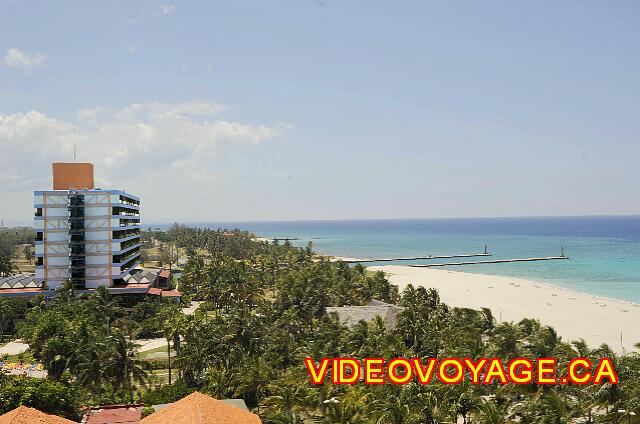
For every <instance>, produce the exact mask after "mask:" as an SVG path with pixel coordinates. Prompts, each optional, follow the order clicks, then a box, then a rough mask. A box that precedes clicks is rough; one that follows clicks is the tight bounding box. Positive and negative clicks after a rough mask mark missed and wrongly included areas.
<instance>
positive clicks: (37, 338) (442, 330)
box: [0, 226, 640, 424]
mask: <svg viewBox="0 0 640 424" xmlns="http://www.w3.org/2000/svg"><path fill="white" fill-rule="evenodd" d="M162 237H163V239H164V241H163V243H170V244H172V245H175V247H176V248H177V249H179V250H180V251H184V252H186V256H187V258H186V264H185V266H184V271H183V274H182V277H181V279H180V281H179V284H178V287H179V289H180V290H181V291H182V292H183V293H184V294H185V297H186V299H185V300H187V301H188V300H197V301H202V302H203V303H202V304H201V306H200V307H199V309H198V310H197V311H196V313H195V314H193V315H184V314H183V313H182V312H181V311H180V309H179V308H178V307H177V306H175V305H170V304H162V303H158V302H156V303H153V302H143V303H141V304H139V305H137V306H136V307H135V308H134V309H133V310H126V309H123V308H121V307H120V306H119V305H118V303H117V302H116V301H115V300H114V299H113V298H111V297H110V296H109V295H108V294H107V293H106V291H103V290H100V291H97V292H96V293H94V294H92V295H91V296H89V297H87V298H85V299H79V298H78V297H77V296H74V295H73V293H72V292H71V290H70V289H68V288H67V289H65V290H62V291H61V292H60V293H59V294H58V295H57V296H56V298H55V299H54V300H53V301H50V302H46V303H45V302H40V303H37V304H34V305H32V307H31V309H30V311H29V312H28V313H27V314H26V318H25V321H24V323H23V324H22V325H21V326H20V335H21V336H22V337H23V338H24V339H25V340H27V341H28V342H29V343H30V345H31V348H32V351H31V352H32V354H33V356H34V357H35V358H36V359H38V360H39V361H42V362H43V363H44V364H45V365H46V366H47V367H48V368H49V371H50V379H51V380H54V381H57V382H60V384H69V385H71V386H72V388H73V390H75V391H77V393H78V397H79V399H80V401H81V402H82V403H104V402H119V401H125V400H132V399H136V400H142V401H143V402H146V403H148V404H154V403H164V402H171V401H175V400H177V399H179V398H181V397H183V396H184V395H185V394H187V393H189V392H191V391H193V390H200V391H202V392H205V393H208V394H210V395H212V396H214V397H216V398H228V397H242V398H243V399H244V400H245V401H246V403H247V404H248V405H249V406H250V407H252V408H255V410H256V411H257V412H258V413H259V414H260V416H261V417H262V419H263V422H266V423H302V422H318V423H352V424H355V423H443V422H456V420H457V419H459V418H460V419H462V420H464V422H466V423H515V422H519V423H568V422H611V423H614V422H621V421H620V420H621V419H624V422H638V421H637V420H636V419H637V416H634V415H631V413H635V414H638V415H640V355H638V353H631V354H628V355H625V356H622V357H618V356H616V355H615V354H614V352H612V350H611V349H610V348H609V347H607V346H599V347H595V348H592V347H589V346H587V345H586V343H585V342H584V341H575V342H573V343H567V342H565V341H563V340H561V338H560V337H559V336H558V335H557V334H556V332H555V331H554V330H553V329H552V328H550V327H548V326H545V325H543V324H542V323H540V322H538V321H536V320H523V321H521V322H518V323H511V322H506V323H497V322H496V320H495V319H494V317H493V315H492V314H491V311H490V310H488V309H483V310H470V309H465V308H454V307H449V306H447V305H445V304H443V303H442V302H440V299H439V296H438V293H437V291H435V290H429V289H425V288H422V287H418V288H415V287H411V286H410V287H408V288H407V289H406V290H404V291H403V292H402V293H398V290H397V288H396V287H395V286H393V285H391V284H390V283H389V282H388V280H387V279H386V278H385V276H384V275H383V274H382V273H370V272H368V271H367V270H366V269H365V268H363V267H361V266H353V267H351V266H348V265H346V264H344V263H333V262H329V261H327V260H324V259H322V258H318V257H316V256H314V254H313V252H312V249H311V246H308V247H307V248H302V249H301V248H293V247H291V246H290V245H288V244H282V245H281V244H277V243H267V242H257V241H254V240H253V239H252V236H251V234H249V233H246V232H242V231H238V230H234V231H222V230H219V231H213V230H204V229H191V228H185V227H179V226H174V227H173V228H172V229H171V230H169V231H168V232H166V233H164V234H163V236H162ZM374 299H375V300H380V301H384V302H389V303H396V304H399V305H401V306H403V307H404V308H405V309H404V311H403V312H401V314H400V316H399V319H398V324H397V326H396V328H395V329H394V330H393V331H389V330H387V329H386V327H385V325H384V323H383V322H382V320H381V319H376V320H373V321H372V322H369V323H366V322H361V323H359V324H357V325H355V326H354V327H352V328H351V329H347V328H345V327H344V326H342V325H341V324H340V322H339V321H338V318H337V316H335V315H327V314H326V307H327V306H342V305H363V304H367V303H368V302H370V301H371V300H374ZM140 334H144V335H145V336H154V335H155V336H156V337H157V336H160V337H166V338H167V340H170V341H171V342H172V343H173V347H174V349H175V352H176V354H177V359H176V360H175V362H174V365H175V366H177V367H178V372H177V375H178V376H179V379H178V380H177V381H176V382H175V383H174V384H172V385H171V386H168V385H163V386H154V385H150V384H148V381H149V380H148V378H147V377H148V370H146V369H145V364H143V363H141V362H140V361H138V360H137V359H136V355H135V351H136V349H135V346H134V345H133V343H132V341H133V340H134V339H135V338H138V337H140ZM306 356H311V357H314V358H320V357H325V356H329V357H336V356H352V357H356V358H364V357H370V356H379V357H385V358H391V357H396V356H403V357H414V356H415V357H444V356H455V357H470V358H478V357H490V356H499V357H501V358H504V360H505V362H506V360H508V359H510V358H513V357H517V356H525V357H529V358H536V357H543V356H552V357H553V356H556V357H558V358H559V363H560V365H559V367H562V366H563V365H566V363H567V361H568V360H569V358H571V357H574V356H586V357H590V358H592V359H593V360H594V361H595V360H596V359H598V358H600V357H604V356H606V357H610V358H612V359H613V361H614V364H615V366H616V369H617V371H618V374H619V376H620V379H621V384H619V385H611V384H609V383H604V384H602V385H599V386H593V385H588V386H577V385H566V386H536V385H534V384H532V385H512V384H508V385H505V386H501V385H499V384H495V385H491V386H474V385H471V384H470V383H469V382H465V383H463V384H458V385H444V384H441V383H439V382H437V381H434V382H432V384H430V385H422V386H421V385H417V384H407V385H402V386H398V385H393V384H387V385H381V386H364V385H354V386H333V385H331V384H329V383H327V384H325V385H322V386H313V385H311V384H310V383H309V380H308V377H307V375H306V372H305V369H304V366H303V358H304V357H306ZM175 372H176V370H174V373H175ZM174 375H175V374H174ZM4 390H5V389H4V386H3V388H2V389H1V390H0V399H2V392H3V391H4ZM54 409H55V408H54ZM620 411H623V412H620ZM59 413H62V414H64V411H60V412H59ZM634 420H636V421H634Z"/></svg>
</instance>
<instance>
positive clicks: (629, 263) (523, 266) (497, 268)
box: [186, 216, 640, 302]
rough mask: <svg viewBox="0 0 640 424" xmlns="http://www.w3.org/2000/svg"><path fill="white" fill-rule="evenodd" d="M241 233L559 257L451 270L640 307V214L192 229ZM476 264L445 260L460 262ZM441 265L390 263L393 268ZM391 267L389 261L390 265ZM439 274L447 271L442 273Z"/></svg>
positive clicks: (333, 250) (398, 251) (406, 253)
mask: <svg viewBox="0 0 640 424" xmlns="http://www.w3.org/2000/svg"><path fill="white" fill-rule="evenodd" d="M186 225H192V226H198V227H209V228H240V229H243V230H248V231H251V232H254V233H255V234H257V235H259V236H262V237H269V238H271V237H279V238H280V237H288V238H297V239H299V240H295V241H293V242H292V244H294V245H296V246H304V245H306V244H307V243H308V242H312V243H313V246H314V249H315V250H316V251H317V252H319V253H322V254H328V255H336V256H347V257H355V258H360V259H362V258H393V257H396V258H397V257H412V256H427V255H451V254H469V253H481V252H483V251H484V246H485V244H486V245H487V246H488V250H489V252H490V253H491V254H492V256H491V257H490V258H482V257H480V258H477V259H479V260H483V259H511V258H527V257H542V256H557V255H560V253H561V249H562V248H563V249H564V253H565V254H566V255H567V256H569V257H570V259H569V260H557V261H540V262H519V263H501V264H479V265H465V266H455V267H450V269H452V270H456V271H464V272H473V273H480V274H489V275H503V276H511V277H521V278H526V279H531V280H536V281H541V282H546V283H550V284H554V285H557V286H560V287H564V288H568V289H573V290H577V291H580V292H584V293H589V294H595V295H600V296H605V297H610V298H616V299H624V300H630V301H633V302H640V216H602V217H536V218H464V219H399V220H348V221H346V220H345V221H288V222H242V223H238V222H236V223H206V224H203V223H199V224H186ZM466 260H473V259H464V258H459V259H446V260H444V261H446V262H462V261H466ZM433 262H437V261H421V260H416V261H414V262H405V261H403V262H391V264H400V265H401V264H409V263H416V264H419V263H433ZM385 264H389V263H388V262H385ZM438 269H441V268H438Z"/></svg>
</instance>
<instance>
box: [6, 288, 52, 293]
mask: <svg viewBox="0 0 640 424" xmlns="http://www.w3.org/2000/svg"><path fill="white" fill-rule="evenodd" d="M41 291H42V287H25V288H22V289H0V294H3V293H7V294H8V293H14V294H15V293H40V292H41Z"/></svg>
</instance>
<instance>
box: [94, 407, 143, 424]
mask: <svg viewBox="0 0 640 424" xmlns="http://www.w3.org/2000/svg"><path fill="white" fill-rule="evenodd" d="M141 417H142V407H141V406H139V405H113V406H102V407H99V408H91V411H89V413H88V414H87V416H86V423H87V424H116V423H117V424H136V423H138V422H140V418H141Z"/></svg>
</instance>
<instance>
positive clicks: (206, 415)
mask: <svg viewBox="0 0 640 424" xmlns="http://www.w3.org/2000/svg"><path fill="white" fill-rule="evenodd" d="M165 423H170V424H201V423H207V424H261V423H262V421H260V417H258V416H257V415H256V414H252V413H251V412H248V411H245V410H243V409H240V408H238V407H236V406H232V405H229V404H227V403H224V402H222V401H219V400H217V399H214V398H212V397H209V396H207V395H203V394H202V393H199V392H194V393H192V394H190V395H189V396H187V397H185V398H182V399H180V400H179V401H177V402H175V403H173V404H171V405H169V406H167V407H166V408H164V409H162V410H160V411H158V412H156V413H154V414H151V415H149V416H148V417H146V418H144V419H143V420H142V421H140V424H165Z"/></svg>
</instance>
